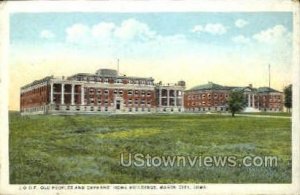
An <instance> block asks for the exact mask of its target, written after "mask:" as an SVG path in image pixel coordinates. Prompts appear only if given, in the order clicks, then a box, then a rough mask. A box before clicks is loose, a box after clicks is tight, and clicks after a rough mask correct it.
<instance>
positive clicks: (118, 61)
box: [117, 58, 120, 75]
mask: <svg viewBox="0 0 300 195" xmlns="http://www.w3.org/2000/svg"><path fill="white" fill-rule="evenodd" d="M119 63H120V60H119V58H118V59H117V71H118V75H119Z"/></svg>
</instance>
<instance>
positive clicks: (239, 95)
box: [227, 91, 246, 117]
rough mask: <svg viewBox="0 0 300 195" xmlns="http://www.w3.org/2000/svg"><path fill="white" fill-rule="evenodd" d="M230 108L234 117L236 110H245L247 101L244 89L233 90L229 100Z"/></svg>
mask: <svg viewBox="0 0 300 195" xmlns="http://www.w3.org/2000/svg"><path fill="white" fill-rule="evenodd" d="M227 104H228V109H229V111H230V112H231V115H232V117H234V114H235V113H236V112H240V111H242V110H244V108H245V107H246V102H245V98H244V94H243V92H242V91H231V92H230V94H229V98H228V101H227Z"/></svg>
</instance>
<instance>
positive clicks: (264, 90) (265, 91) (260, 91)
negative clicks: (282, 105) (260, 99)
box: [257, 87, 281, 93]
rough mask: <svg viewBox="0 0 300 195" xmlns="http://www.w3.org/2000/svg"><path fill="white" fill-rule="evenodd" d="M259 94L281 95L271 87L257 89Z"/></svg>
mask: <svg viewBox="0 0 300 195" xmlns="http://www.w3.org/2000/svg"><path fill="white" fill-rule="evenodd" d="M257 92H258V93H270V92H271V93H272V92H273V93H281V92H280V91H277V90H275V89H272V88H270V87H259V88H258V89H257Z"/></svg>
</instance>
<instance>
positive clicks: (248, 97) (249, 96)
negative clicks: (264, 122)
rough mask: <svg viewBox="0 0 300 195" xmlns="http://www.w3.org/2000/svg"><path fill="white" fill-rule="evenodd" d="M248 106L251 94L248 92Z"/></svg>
mask: <svg viewBox="0 0 300 195" xmlns="http://www.w3.org/2000/svg"><path fill="white" fill-rule="evenodd" d="M248 107H250V94H248Z"/></svg>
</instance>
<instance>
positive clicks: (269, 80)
mask: <svg viewBox="0 0 300 195" xmlns="http://www.w3.org/2000/svg"><path fill="white" fill-rule="evenodd" d="M269 88H271V65H270V64H269Z"/></svg>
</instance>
